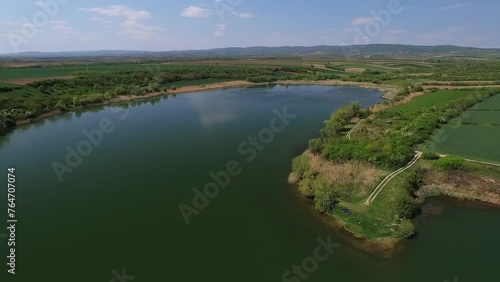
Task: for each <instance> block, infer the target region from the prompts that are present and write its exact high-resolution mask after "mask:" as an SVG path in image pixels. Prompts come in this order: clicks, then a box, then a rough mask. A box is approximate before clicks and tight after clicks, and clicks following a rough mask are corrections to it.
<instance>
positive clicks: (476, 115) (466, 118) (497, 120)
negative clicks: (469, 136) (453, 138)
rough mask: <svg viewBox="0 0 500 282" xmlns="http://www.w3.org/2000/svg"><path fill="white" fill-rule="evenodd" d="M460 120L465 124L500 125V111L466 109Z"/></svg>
mask: <svg viewBox="0 0 500 282" xmlns="http://www.w3.org/2000/svg"><path fill="white" fill-rule="evenodd" d="M461 121H462V123H464V124H465V125H500V111H467V112H465V113H464V114H463V115H462V116H461Z"/></svg>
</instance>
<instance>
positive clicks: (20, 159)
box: [0, 86, 500, 282]
mask: <svg viewBox="0 0 500 282" xmlns="http://www.w3.org/2000/svg"><path fill="white" fill-rule="evenodd" d="M380 95H381V94H380V93H379V92H376V91H372V90H367V89H357V88H334V87H323V86H293V87H288V88H286V87H281V86H276V87H270V88H251V89H227V90H217V91H209V92H204V93H195V94H184V95H178V96H176V97H172V96H171V97H168V99H167V98H161V99H156V100H151V101H146V102H139V103H134V104H130V105H128V106H124V105H122V106H112V107H104V108H94V109H90V110H86V111H82V112H77V113H68V114H65V115H61V116H57V117H53V118H50V119H46V120H43V121H40V122H38V123H35V124H32V125H29V126H25V127H21V128H19V129H17V130H16V131H14V132H12V133H11V134H9V135H7V136H2V137H0V167H1V168H2V170H3V171H4V175H5V176H4V178H3V179H4V183H6V181H7V180H6V174H7V170H6V169H7V168H8V167H10V166H15V167H16V168H17V170H16V175H17V184H18V192H17V204H18V205H17V207H16V209H17V217H18V220H19V222H18V225H17V254H16V255H17V265H16V272H17V275H16V276H15V277H14V276H10V275H9V276H7V274H6V255H5V254H6V251H7V247H6V242H5V239H0V240H2V242H1V243H0V246H1V247H0V249H1V254H2V256H1V257H0V265H1V267H0V270H1V273H0V281H2V282H3V281H50V282H59V281H61V282H73V281H81V282H84V281H85V282H97V281H112V279H113V278H115V279H116V277H115V276H114V274H113V273H112V271H113V270H116V271H117V272H121V271H122V269H123V268H125V272H126V274H127V275H129V276H130V277H131V276H135V279H134V280H133V281H186V282H190V281H214V282H220V281H231V282H239V281H241V282H246V281H262V282H266V281H281V279H282V278H281V277H282V274H283V273H284V272H285V271H287V270H289V269H290V270H292V266H293V265H295V264H297V265H298V264H302V262H303V260H304V259H306V258H307V257H310V256H312V255H313V253H314V250H315V248H316V247H317V246H318V245H319V244H318V242H317V238H323V239H324V240H326V238H327V237H328V236H331V240H332V241H333V242H335V243H338V244H340V247H339V248H338V249H336V250H335V252H334V253H333V254H332V255H331V256H330V257H329V258H328V259H327V260H326V261H324V262H320V263H319V264H318V266H317V270H316V271H314V272H313V273H311V274H310V275H309V276H308V277H307V280H306V281H355V282H358V281H359V282H364V281H375V282H378V281H380V282H385V281H436V282H441V281H445V279H448V280H449V281H453V279H454V278H455V277H458V281H460V282H465V281H499V280H500V278H499V277H500V276H499V274H498V266H499V262H500V258H499V255H498V252H499V250H500V240H499V238H500V210H498V209H494V208H487V207H476V206H473V207H471V206H463V205H461V204H460V203H457V202H453V201H448V202H445V203H443V201H441V200H440V201H437V203H436V205H440V206H443V205H445V206H446V208H445V209H442V210H440V215H439V216H429V217H424V218H423V219H421V220H420V221H419V226H418V229H419V234H418V236H417V238H416V239H415V240H411V241H409V242H407V243H405V246H404V248H403V250H402V251H401V252H399V253H398V254H397V255H396V257H394V258H392V259H381V258H378V257H377V256H374V255H369V254H367V253H365V252H363V251H360V250H358V249H357V248H355V247H353V245H352V242H351V241H350V240H349V238H347V236H345V235H343V234H342V233H340V232H337V231H335V230H332V229H331V228H330V227H328V226H327V225H325V224H324V222H322V220H321V218H320V217H318V216H317V215H316V214H314V213H311V212H310V209H308V208H307V207H306V206H304V204H303V201H302V200H301V198H300V197H298V196H297V193H296V191H295V189H294V187H293V186H290V185H289V184H287V177H288V173H289V171H290V163H291V160H292V158H293V157H294V156H296V155H298V154H300V153H301V152H302V151H303V150H304V149H305V148H306V146H307V141H308V139H310V138H312V137H315V136H317V135H318V132H319V130H320V129H321V127H322V126H323V121H324V120H325V119H327V118H328V117H329V116H330V114H331V112H332V111H333V110H335V109H336V108H338V107H340V106H342V105H346V104H348V103H349V102H351V101H359V102H360V103H361V104H362V105H363V106H369V105H372V104H376V103H379V102H380V101H381V99H380ZM285 106H286V108H287V112H288V113H290V114H293V115H296V116H297V117H296V118H295V119H293V120H291V122H290V123H289V125H287V126H286V127H285V129H284V130H283V131H282V132H279V133H276V134H275V136H274V139H273V140H272V142H270V143H269V144H267V145H265V148H261V151H259V152H258V153H257V154H256V156H255V159H254V160H252V161H251V162H249V161H247V158H248V157H249V155H242V154H240V153H239V152H238V146H239V145H240V144H241V143H242V142H245V141H247V142H248V137H249V136H255V135H257V134H258V133H259V131H260V130H261V129H263V128H267V127H269V122H270V121H271V120H272V118H273V117H274V116H275V113H273V109H277V110H279V111H282V110H283V108H284V107H285ZM103 120H105V123H106V122H107V123H108V124H107V126H111V127H112V128H113V129H114V131H113V132H111V133H109V134H104V135H103V140H102V142H101V143H100V144H98V145H97V146H93V148H92V152H91V153H90V154H89V155H88V156H84V157H83V158H82V161H81V164H79V165H78V166H76V167H75V168H74V169H73V171H72V172H71V173H65V174H63V176H62V177H63V181H62V182H59V180H58V178H57V177H56V174H55V173H54V170H53V168H52V164H53V163H54V162H59V163H61V164H65V163H66V160H65V158H66V156H67V154H68V151H67V146H69V148H72V149H75V150H76V149H77V148H78V144H79V143H81V141H83V140H87V138H86V137H85V136H84V135H83V134H82V131H83V130H87V131H91V130H93V129H97V128H99V126H100V125H99V124H100V123H101V122H102V121H103ZM80 149H85V148H84V147H81V148H80ZM73 161H75V160H73ZM229 161H236V162H238V163H239V165H240V167H241V170H242V171H241V173H240V174H239V175H237V176H234V177H232V178H231V181H230V184H229V185H228V187H227V188H225V189H223V190H221V191H220V194H219V195H218V196H217V197H216V198H214V199H212V200H210V203H209V204H208V206H207V207H206V208H205V209H203V210H201V211H200V213H199V214H198V215H193V216H192V217H190V220H191V222H190V224H189V225H186V223H185V221H184V219H183V218H182V216H181V213H180V211H179V204H181V203H185V204H189V205H191V206H192V199H193V196H194V194H193V189H194V188H203V187H204V186H205V184H207V183H209V182H210V181H211V178H210V176H209V173H210V172H212V171H213V172H218V171H221V170H223V169H225V167H226V164H227V163H228V162H229ZM4 187H6V185H4ZM1 195H2V197H1V212H0V215H1V218H0V219H1V222H2V226H4V224H5V222H6V212H4V211H6V202H7V201H6V196H5V195H6V192H2V193H1ZM2 229H3V230H2V231H0V233H6V232H5V229H4V228H2ZM130 277H129V278H130ZM289 277H290V278H294V277H296V279H291V280H289V281H304V280H300V279H298V278H297V276H295V275H293V274H292V275H290V276H289ZM297 279H298V280H297ZM114 281H119V280H118V279H116V280H114ZM126 281H132V280H126Z"/></svg>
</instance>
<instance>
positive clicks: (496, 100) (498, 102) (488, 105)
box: [472, 95, 500, 110]
mask: <svg viewBox="0 0 500 282" xmlns="http://www.w3.org/2000/svg"><path fill="white" fill-rule="evenodd" d="M472 110H500V95H496V96H493V97H491V98H490V99H488V100H486V101H484V102H482V103H479V104H477V105H475V106H474V107H472Z"/></svg>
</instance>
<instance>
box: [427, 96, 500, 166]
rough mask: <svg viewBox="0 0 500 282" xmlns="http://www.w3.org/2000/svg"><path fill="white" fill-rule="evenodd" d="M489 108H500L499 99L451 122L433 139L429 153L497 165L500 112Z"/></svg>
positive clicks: (494, 97) (492, 99)
mask: <svg viewBox="0 0 500 282" xmlns="http://www.w3.org/2000/svg"><path fill="white" fill-rule="evenodd" d="M492 107H500V95H496V96H493V97H491V98H489V99H488V100H486V101H484V102H482V103H480V104H478V105H476V106H474V107H473V108H471V109H470V110H468V111H466V112H464V113H463V114H462V115H461V116H460V117H458V118H456V119H454V120H452V121H450V123H449V124H448V125H446V126H444V127H443V128H442V129H440V130H439V132H438V133H437V134H436V135H435V136H434V137H433V143H432V146H431V147H432V149H433V150H434V151H435V152H437V153H442V154H449V155H458V156H461V157H465V158H469V159H473V160H481V161H489V162H495V163H500V150H498V144H499V143H498V141H499V140H500V111H491V110H488V109H491V108H492ZM481 109H485V110H483V111H481Z"/></svg>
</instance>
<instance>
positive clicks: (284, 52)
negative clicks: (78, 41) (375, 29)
mask: <svg viewBox="0 0 500 282" xmlns="http://www.w3.org/2000/svg"><path fill="white" fill-rule="evenodd" d="M308 55H332V56H372V55H387V56H397V55H416V56H420V55H427V56H429V55H430V56H452V55H453V56H473V57H484V56H495V57H500V48H496V49H493V48H491V49H488V48H473V47H458V46H451V45H440V46H415V45H399V44H372V45H351V46H326V45H321V46H313V47H304V46H283V47H245V48H236V47H231V48H218V49H208V50H185V51H161V52H150V51H127V50H102V51H75V52H21V53H14V54H0V58H69V57H270V56H272V57H284V56H288V57H290V56H308Z"/></svg>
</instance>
